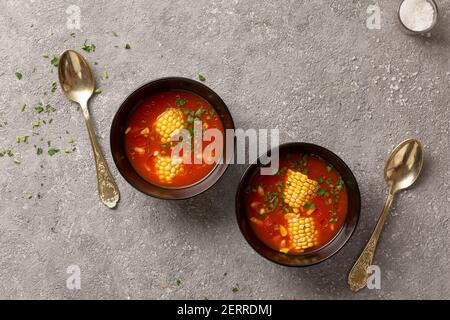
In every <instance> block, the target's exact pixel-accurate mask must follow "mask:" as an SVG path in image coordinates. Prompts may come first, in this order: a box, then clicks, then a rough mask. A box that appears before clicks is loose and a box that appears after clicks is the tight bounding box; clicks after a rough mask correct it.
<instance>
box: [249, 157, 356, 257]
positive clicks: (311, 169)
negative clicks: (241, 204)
mask: <svg viewBox="0 0 450 320" xmlns="http://www.w3.org/2000/svg"><path fill="white" fill-rule="evenodd" d="M289 176H291V178H290V179H288V177H289ZM292 177H300V181H301V179H306V178H307V179H309V180H306V181H309V182H308V183H311V184H309V186H310V190H311V192H312V193H311V194H310V195H309V196H306V198H304V199H303V201H305V199H306V201H305V202H304V203H303V202H300V204H299V202H297V203H295V201H294V200H292V199H293V198H292V197H294V198H295V194H298V193H297V192H300V193H301V192H302V189H301V188H300V189H296V187H298V183H296V182H293V183H292V181H293V180H292V179H293V178H292ZM302 177H303V178H302ZM294 181H296V180H295V179H294ZM300 183H301V182H300ZM292 193H294V195H292ZM290 194H291V195H290ZM293 202H294V203H293ZM245 203H246V211H247V215H248V217H249V219H250V224H251V226H252V228H253V230H254V232H255V234H256V235H257V236H258V238H259V239H260V240H261V241H263V242H264V243H265V244H266V245H268V246H269V247H271V248H272V249H274V250H277V251H280V252H283V253H286V254H302V253H305V252H311V251H314V250H317V249H319V248H321V247H323V246H325V245H326V244H327V243H329V242H330V241H331V240H332V239H333V238H334V237H335V236H336V234H337V233H338V232H339V231H340V229H341V228H342V226H343V224H344V222H345V217H346V214H347V204H348V195H347V188H346V186H345V183H344V181H343V180H342V178H341V177H340V175H339V174H338V172H337V171H336V170H335V169H334V168H333V167H332V166H331V165H330V164H328V163H327V162H326V161H324V160H322V159H320V158H319V157H316V156H314V155H309V154H307V155H302V154H284V155H283V154H281V155H280V166H279V170H278V172H277V174H275V175H272V176H262V175H260V173H257V175H256V176H254V177H253V178H252V180H251V183H250V188H248V189H247V193H246V201H245ZM291 205H292V206H291ZM299 206H300V207H299Z"/></svg>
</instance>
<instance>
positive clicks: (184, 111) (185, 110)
mask: <svg viewBox="0 0 450 320" xmlns="http://www.w3.org/2000/svg"><path fill="white" fill-rule="evenodd" d="M183 113H184V114H185V115H188V114H189V113H191V110H189V109H183Z"/></svg>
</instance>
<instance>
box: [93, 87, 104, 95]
mask: <svg viewBox="0 0 450 320" xmlns="http://www.w3.org/2000/svg"><path fill="white" fill-rule="evenodd" d="M102 92H103V90H102V89H100V88H97V89H95V91H94V93H95V94H100V93H102Z"/></svg>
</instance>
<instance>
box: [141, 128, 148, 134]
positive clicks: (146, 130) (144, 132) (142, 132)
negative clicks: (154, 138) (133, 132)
mask: <svg viewBox="0 0 450 320" xmlns="http://www.w3.org/2000/svg"><path fill="white" fill-rule="evenodd" d="M149 133H150V129H149V128H145V129H142V130H141V134H142V135H143V136H145V135H147V134H149Z"/></svg>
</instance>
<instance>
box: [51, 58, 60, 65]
mask: <svg viewBox="0 0 450 320" xmlns="http://www.w3.org/2000/svg"><path fill="white" fill-rule="evenodd" d="M50 63H51V64H52V65H53V66H55V67H57V66H58V65H59V59H58V58H57V57H53V59H52V60H51V61H50Z"/></svg>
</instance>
